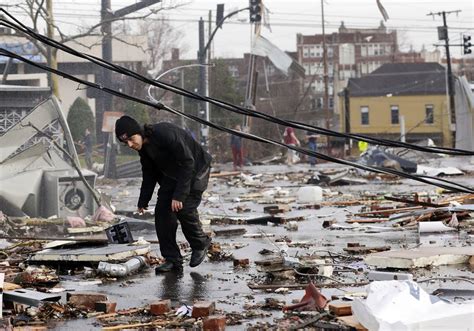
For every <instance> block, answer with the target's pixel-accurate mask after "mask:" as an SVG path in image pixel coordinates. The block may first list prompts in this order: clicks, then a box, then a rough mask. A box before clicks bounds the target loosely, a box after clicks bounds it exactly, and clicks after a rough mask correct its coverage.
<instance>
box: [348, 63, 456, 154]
mask: <svg viewBox="0 0 474 331" xmlns="http://www.w3.org/2000/svg"><path fill="white" fill-rule="evenodd" d="M340 98H341V103H340V105H341V108H340V115H341V117H340V121H341V122H340V123H341V129H342V130H341V131H343V132H350V133H357V134H364V135H368V136H372V137H378V138H385V139H391V140H401V136H402V135H403V133H404V132H405V134H404V136H405V140H406V141H407V142H416V141H420V140H423V139H427V138H430V139H432V140H433V141H434V142H435V144H437V145H439V146H445V147H452V142H453V140H452V134H453V132H452V131H451V127H452V126H451V121H450V114H449V104H448V99H447V96H446V74H445V69H444V68H443V67H442V66H441V65H439V64H438V63H391V64H385V65H382V66H381V67H380V68H379V69H377V70H375V71H374V72H373V73H371V74H370V75H368V76H365V77H362V78H353V79H350V80H349V83H348V86H347V88H346V89H345V90H344V92H343V93H341V94H340Z"/></svg>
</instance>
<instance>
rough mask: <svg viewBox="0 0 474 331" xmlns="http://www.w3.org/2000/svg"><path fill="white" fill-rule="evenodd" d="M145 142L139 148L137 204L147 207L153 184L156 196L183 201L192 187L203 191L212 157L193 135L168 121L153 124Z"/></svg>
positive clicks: (205, 186) (140, 206)
mask: <svg viewBox="0 0 474 331" xmlns="http://www.w3.org/2000/svg"><path fill="white" fill-rule="evenodd" d="M147 138H148V142H147V143H145V144H143V147H142V149H141V150H140V151H139V154H140V162H141V164H142V173H143V181H142V186H141V189H140V198H139V199H138V207H139V208H146V207H148V202H149V201H150V199H151V197H152V195H153V191H154V190H155V186H156V183H158V184H159V185H160V189H159V190H158V195H160V194H167V195H168V194H169V195H172V198H173V199H174V200H178V201H181V202H184V201H185V200H186V197H187V196H188V194H189V192H190V191H191V190H195V191H201V192H202V191H204V190H205V189H206V188H207V182H208V174H209V171H210V165H211V160H212V157H211V155H209V153H207V152H206V151H205V150H204V149H203V148H202V147H201V145H199V144H198V143H197V142H196V141H195V140H194V139H193V137H192V136H191V135H190V134H189V133H187V132H186V131H185V130H183V129H181V128H180V127H178V126H176V125H174V124H171V123H158V124H155V125H153V132H152V134H151V136H149V137H148V136H147Z"/></svg>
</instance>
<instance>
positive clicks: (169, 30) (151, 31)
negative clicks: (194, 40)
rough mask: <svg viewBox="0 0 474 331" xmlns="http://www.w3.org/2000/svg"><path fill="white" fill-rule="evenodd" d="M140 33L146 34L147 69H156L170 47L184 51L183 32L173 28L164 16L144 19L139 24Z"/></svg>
mask: <svg viewBox="0 0 474 331" xmlns="http://www.w3.org/2000/svg"><path fill="white" fill-rule="evenodd" d="M140 29H141V33H142V34H143V35H146V36H147V39H148V46H147V50H146V51H147V54H148V63H147V68H148V69H149V70H157V69H158V68H160V67H161V63H162V60H163V59H164V58H165V57H166V56H167V55H168V54H169V52H170V50H171V49H172V48H179V49H180V50H181V51H182V52H183V51H185V49H184V47H183V45H181V40H182V39H183V37H184V33H183V32H182V31H181V30H177V29H175V28H174V27H173V26H171V24H169V23H168V22H167V20H166V19H165V18H159V19H150V18H148V19H146V20H145V21H144V22H143V23H142V24H141V26H140Z"/></svg>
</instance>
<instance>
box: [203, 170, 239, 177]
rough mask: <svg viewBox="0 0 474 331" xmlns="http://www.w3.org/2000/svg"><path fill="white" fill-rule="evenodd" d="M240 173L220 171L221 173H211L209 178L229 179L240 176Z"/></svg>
mask: <svg viewBox="0 0 474 331" xmlns="http://www.w3.org/2000/svg"><path fill="white" fill-rule="evenodd" d="M240 174H241V171H222V172H213V173H211V175H210V177H211V178H220V177H231V176H237V175H240Z"/></svg>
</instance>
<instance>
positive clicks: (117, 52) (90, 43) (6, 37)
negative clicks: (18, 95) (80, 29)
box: [0, 31, 147, 116]
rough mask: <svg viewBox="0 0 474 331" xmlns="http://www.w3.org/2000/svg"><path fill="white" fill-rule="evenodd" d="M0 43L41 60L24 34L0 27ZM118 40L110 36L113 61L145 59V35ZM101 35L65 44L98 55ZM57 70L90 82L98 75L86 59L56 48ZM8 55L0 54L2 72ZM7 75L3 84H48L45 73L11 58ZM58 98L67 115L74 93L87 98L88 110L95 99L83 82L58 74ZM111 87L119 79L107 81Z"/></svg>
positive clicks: (137, 62) (126, 62)
mask: <svg viewBox="0 0 474 331" xmlns="http://www.w3.org/2000/svg"><path fill="white" fill-rule="evenodd" d="M1 32H3V34H0V46H1V47H4V48H6V49H8V50H10V51H12V52H14V53H17V54H19V55H21V56H24V57H27V58H28V59H30V60H32V61H35V62H39V63H45V62H46V59H45V58H44V57H43V56H42V55H40V54H38V52H37V51H36V48H35V46H34V45H33V44H32V43H31V42H30V41H28V40H27V39H26V38H24V37H20V36H17V35H15V34H12V33H10V32H9V31H1ZM120 39H121V40H117V39H113V41H112V50H113V52H112V59H113V62H114V63H116V64H119V65H124V66H127V67H130V66H132V67H136V66H137V65H141V64H142V63H144V62H145V60H146V56H147V55H146V53H145V52H144V51H143V50H144V49H146V46H147V39H146V36H131V35H125V36H120ZM101 40H102V37H101V36H99V35H91V36H86V37H83V38H80V39H78V40H77V41H70V42H68V43H66V45H67V46H69V47H71V48H73V49H75V50H77V51H80V52H84V53H87V54H90V55H94V56H97V57H101V56H102V48H101ZM57 60H58V67H59V70H62V71H65V72H67V73H70V74H73V75H74V76H76V77H78V78H80V79H84V80H87V81H90V82H96V81H99V79H98V77H99V75H100V72H101V68H100V67H99V66H96V65H94V64H92V63H88V62H87V61H86V60H84V59H81V58H78V57H75V56H73V55H71V54H67V53H64V52H58V56H57ZM7 62H8V59H7V58H5V57H0V70H1V72H4V70H5V67H6V64H7ZM7 73H8V76H7V80H6V84H8V85H21V86H38V87H47V86H48V76H47V73H46V72H44V71H41V70H40V69H37V68H34V67H32V66H29V65H25V64H24V63H21V62H19V61H16V60H15V61H13V62H12V63H11V64H10V65H9V66H8V71H7ZM58 79H59V100H60V102H61V109H62V110H63V112H64V116H67V113H68V111H69V107H70V106H71V105H72V103H73V102H74V100H76V98H77V97H81V98H83V99H85V100H86V101H87V103H88V104H89V106H90V107H91V109H92V111H93V112H94V114H95V108H96V103H95V102H94V99H93V98H91V96H92V95H91V93H88V92H87V89H85V88H84V86H78V84H77V83H75V82H73V81H70V80H68V79H65V78H62V77H59V78H58ZM110 83H111V85H109V86H113V87H120V86H119V85H120V82H114V84H113V85H112V82H110Z"/></svg>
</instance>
